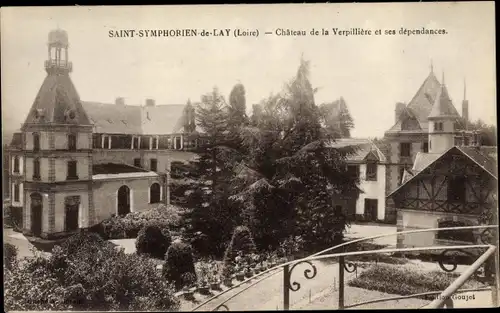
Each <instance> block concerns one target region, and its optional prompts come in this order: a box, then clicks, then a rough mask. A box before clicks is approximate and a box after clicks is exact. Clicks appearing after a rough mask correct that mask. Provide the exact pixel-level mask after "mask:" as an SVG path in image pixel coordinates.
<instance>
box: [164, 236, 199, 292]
mask: <svg viewBox="0 0 500 313" xmlns="http://www.w3.org/2000/svg"><path fill="white" fill-rule="evenodd" d="M186 273H191V274H193V275H194V277H195V281H196V272H195V269H194V262H193V254H192V248H191V246H190V245H188V244H186V243H183V242H174V243H172V245H171V246H170V247H169V248H168V251H167V254H166V256H165V264H164V266H163V275H164V277H165V278H166V279H167V280H168V281H170V282H173V283H174V284H175V288H176V289H181V288H182V287H183V286H184V285H185V284H187V283H188V282H186V281H184V279H183V274H186Z"/></svg>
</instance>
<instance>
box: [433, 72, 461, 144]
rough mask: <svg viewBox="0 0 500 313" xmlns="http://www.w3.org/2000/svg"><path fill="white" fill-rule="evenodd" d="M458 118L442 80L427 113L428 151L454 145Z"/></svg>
mask: <svg viewBox="0 0 500 313" xmlns="http://www.w3.org/2000/svg"><path fill="white" fill-rule="evenodd" d="M458 118H460V116H459V115H458V112H457V110H456V109H455V107H454V106H453V103H452V102H451V99H450V96H449V95H448V89H447V88H446V85H445V82H444V74H443V79H442V83H441V88H440V89H439V92H438V94H437V97H436V100H435V101H434V105H433V106H432V110H431V113H430V114H429V118H428V120H429V153H443V152H445V151H447V150H448V149H450V148H451V147H453V146H454V142H455V138H454V133H455V127H454V125H455V121H456V120H457V119H458Z"/></svg>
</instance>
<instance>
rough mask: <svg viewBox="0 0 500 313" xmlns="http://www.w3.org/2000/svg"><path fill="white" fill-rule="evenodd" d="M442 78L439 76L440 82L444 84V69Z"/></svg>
mask: <svg viewBox="0 0 500 313" xmlns="http://www.w3.org/2000/svg"><path fill="white" fill-rule="evenodd" d="M442 76H443V77H442V78H441V84H442V85H444V71H443V74H442Z"/></svg>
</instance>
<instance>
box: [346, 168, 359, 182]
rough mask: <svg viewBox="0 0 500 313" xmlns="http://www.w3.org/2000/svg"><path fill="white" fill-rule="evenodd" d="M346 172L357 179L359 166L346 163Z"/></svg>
mask: <svg viewBox="0 0 500 313" xmlns="http://www.w3.org/2000/svg"><path fill="white" fill-rule="evenodd" d="M347 173H348V174H349V177H351V178H352V179H358V177H359V166H358V165H348V166H347Z"/></svg>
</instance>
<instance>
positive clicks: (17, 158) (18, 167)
mask: <svg viewBox="0 0 500 313" xmlns="http://www.w3.org/2000/svg"><path fill="white" fill-rule="evenodd" d="M19 172H20V166H19V157H18V156H17V155H16V156H15V157H14V173H19Z"/></svg>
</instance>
